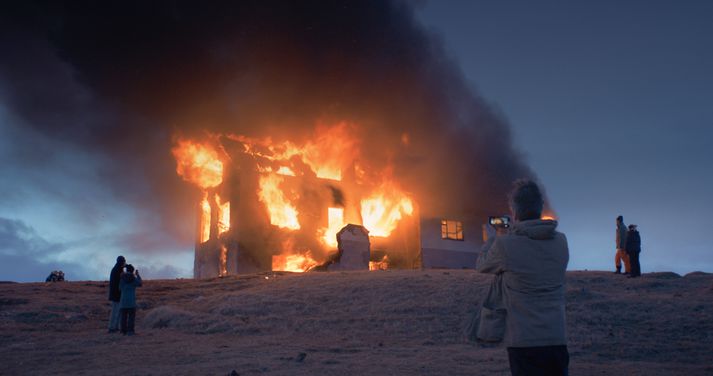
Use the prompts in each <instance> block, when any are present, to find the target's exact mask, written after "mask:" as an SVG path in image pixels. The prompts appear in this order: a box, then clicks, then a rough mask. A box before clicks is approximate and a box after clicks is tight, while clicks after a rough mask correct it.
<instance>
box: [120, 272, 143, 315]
mask: <svg viewBox="0 0 713 376" xmlns="http://www.w3.org/2000/svg"><path fill="white" fill-rule="evenodd" d="M119 287H120V288H121V303H120V307H121V308H136V288H137V287H141V277H140V276H135V275H134V274H132V273H122V274H121V282H120V283H119Z"/></svg>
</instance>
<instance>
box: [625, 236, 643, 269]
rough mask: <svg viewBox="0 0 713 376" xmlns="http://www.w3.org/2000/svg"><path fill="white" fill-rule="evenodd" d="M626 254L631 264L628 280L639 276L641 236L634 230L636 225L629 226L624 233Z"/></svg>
mask: <svg viewBox="0 0 713 376" xmlns="http://www.w3.org/2000/svg"><path fill="white" fill-rule="evenodd" d="M626 253H627V254H628V255H629V263H630V264H631V274H630V275H629V278H636V277H639V276H641V264H639V254H640V253H641V236H640V235H639V231H638V230H637V229H636V225H629V231H628V232H627V233H626Z"/></svg>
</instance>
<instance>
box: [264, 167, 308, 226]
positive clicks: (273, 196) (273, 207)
mask: <svg viewBox="0 0 713 376" xmlns="http://www.w3.org/2000/svg"><path fill="white" fill-rule="evenodd" d="M282 181H283V178H282V177H280V176H279V175H277V174H273V173H269V174H266V175H262V176H260V190H259V191H258V197H259V199H260V201H261V202H262V203H264V204H265V206H266V207H267V211H268V214H269V215H270V223H271V224H273V225H275V226H278V227H281V228H286V229H290V230H298V229H299V228H300V222H299V220H298V219H297V215H298V212H297V209H295V207H294V206H292V205H291V204H290V203H289V202H288V201H287V199H285V196H284V194H283V193H282V190H281V189H280V183H282Z"/></svg>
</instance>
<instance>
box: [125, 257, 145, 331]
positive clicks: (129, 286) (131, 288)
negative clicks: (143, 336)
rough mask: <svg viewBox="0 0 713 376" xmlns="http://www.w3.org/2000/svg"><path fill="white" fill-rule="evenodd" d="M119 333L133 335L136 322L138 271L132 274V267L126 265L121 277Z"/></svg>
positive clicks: (139, 277)
mask: <svg viewBox="0 0 713 376" xmlns="http://www.w3.org/2000/svg"><path fill="white" fill-rule="evenodd" d="M120 287H121V333H122V334H126V335H129V336H132V335H134V322H135V320H136V288H137V287H141V276H140V275H139V271H138V270H137V271H136V272H134V266H133V265H131V264H128V265H126V273H123V274H122V275H121V283H120Z"/></svg>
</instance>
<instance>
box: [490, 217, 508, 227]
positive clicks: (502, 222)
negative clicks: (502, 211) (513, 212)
mask: <svg viewBox="0 0 713 376" xmlns="http://www.w3.org/2000/svg"><path fill="white" fill-rule="evenodd" d="M488 223H490V225H491V226H494V227H506V228H507V227H510V217H508V216H502V217H488Z"/></svg>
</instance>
